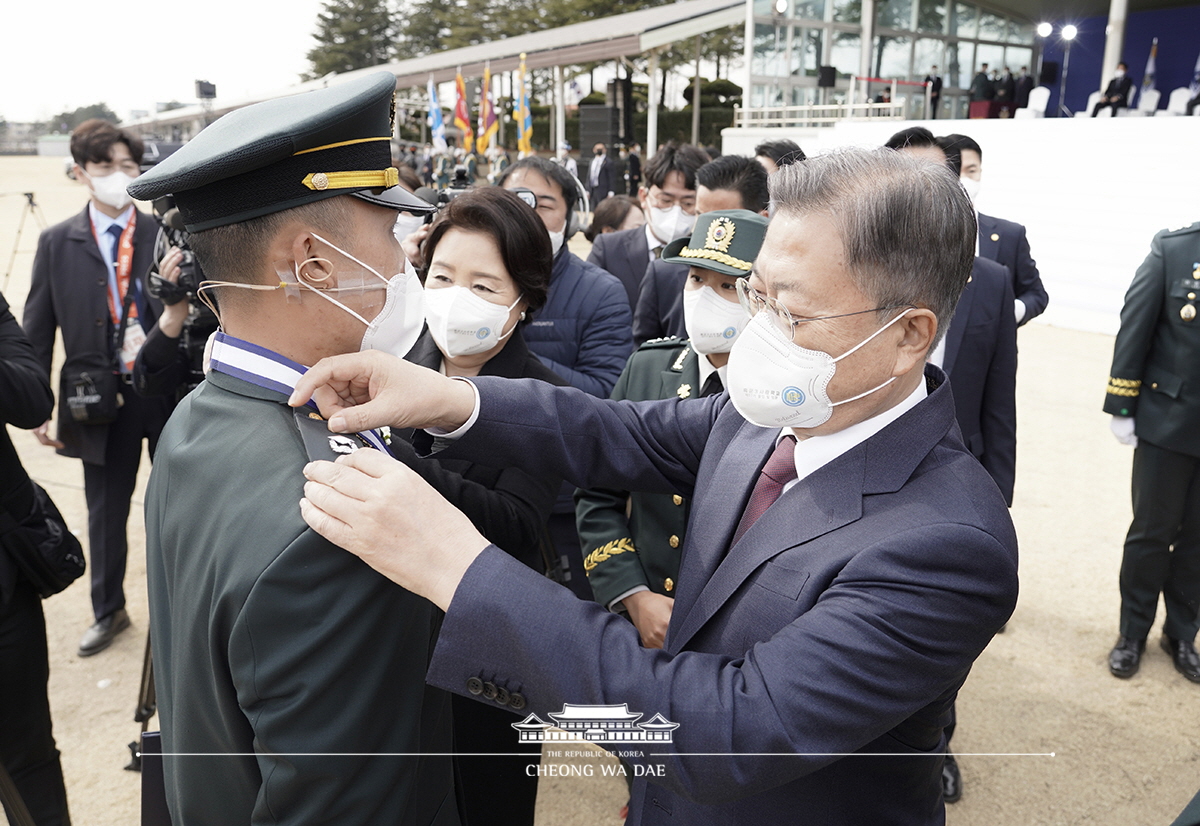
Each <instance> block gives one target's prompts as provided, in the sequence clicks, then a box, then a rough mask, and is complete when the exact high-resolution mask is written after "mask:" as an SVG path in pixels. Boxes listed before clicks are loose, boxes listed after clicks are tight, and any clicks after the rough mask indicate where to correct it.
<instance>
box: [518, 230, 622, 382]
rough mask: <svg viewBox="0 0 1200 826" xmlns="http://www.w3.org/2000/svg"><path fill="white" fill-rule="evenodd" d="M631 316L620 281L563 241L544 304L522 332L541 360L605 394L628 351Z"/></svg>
mask: <svg viewBox="0 0 1200 826" xmlns="http://www.w3.org/2000/svg"><path fill="white" fill-rule="evenodd" d="M631 319H632V316H631V313H630V310H629V304H628V302H627V301H626V300H625V295H624V293H622V291H621V285H620V283H618V282H617V280H616V279H615V278H613V277H612V276H611V275H609V274H608V273H606V272H605V271H604V270H602V269H600V268H599V267H597V266H595V265H593V264H589V263H588V262H586V261H584V260H583V259H581V258H580V257H579V256H578V255H575V253H573V252H571V251H570V250H569V249H567V248H566V246H565V245H564V246H563V248H562V249H561V250H559V253H558V255H557V256H556V257H555V259H554V269H553V271H552V272H551V274H550V292H549V294H548V295H547V296H546V304H545V306H544V307H542V308H541V309H540V310H538V311H537V312H536V313H535V314H534V316H533V320H532V322H531V323H530V324H528V325H526V326H525V327H524V328H523V330H522V332H523V333H524V336H525V341H526V342H527V343H528V345H529V349H530V350H532V351H533V352H534V354H535V355H537V357H538V358H539V359H541V360H542V364H544V365H546V366H547V367H549V368H550V369H551V370H553V371H554V372H555V373H558V375H560V376H562V377H563V378H564V379H566V380H567V383H569V384H570V385H571V386H572V387H578V388H579V389H580V390H583V391H585V392H587V393H591V394H592V395H593V396H600V397H607V396H608V394H609V393H611V392H612V389H613V385H614V384H616V383H617V377H618V376H620V375H621V370H622V369H624V367H625V362H626V361H628V360H629V354H630V353H631V352H633V335H632V334H631V332H630V329H631V326H632V322H631Z"/></svg>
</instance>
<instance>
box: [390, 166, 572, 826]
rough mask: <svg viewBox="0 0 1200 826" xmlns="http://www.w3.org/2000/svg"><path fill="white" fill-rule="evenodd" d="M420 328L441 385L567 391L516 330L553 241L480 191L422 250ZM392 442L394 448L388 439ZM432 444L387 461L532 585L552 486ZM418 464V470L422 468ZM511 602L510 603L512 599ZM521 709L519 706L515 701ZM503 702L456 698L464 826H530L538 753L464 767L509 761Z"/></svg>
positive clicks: (400, 445)
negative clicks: (473, 379)
mask: <svg viewBox="0 0 1200 826" xmlns="http://www.w3.org/2000/svg"><path fill="white" fill-rule="evenodd" d="M421 252H422V257H423V260H424V261H426V262H427V264H428V266H427V268H426V270H425V278H424V280H425V318H426V327H425V330H424V331H422V333H421V337H420V338H419V339H417V343H416V344H415V345H414V346H413V349H412V350H411V351H410V352H409V354H408V355H407V356H406V358H407V360H408V361H411V362H414V363H416V364H420V365H423V366H425V367H429V368H431V369H433V370H440V371H441V372H443V373H445V374H446V375H448V376H501V377H505V378H534V379H540V380H541V381H545V382H549V383H550V384H555V385H564V384H566V382H565V381H563V380H562V379H561V378H559V377H558V375H557V374H556V373H554V372H553V371H551V370H550V368H548V367H546V366H545V365H543V364H542V362H541V361H539V360H538V358H537V356H535V355H533V353H531V352H530V351H529V348H528V347H527V346H526V344H525V339H524V337H523V336H522V332H521V331H522V328H523V327H524V326H525V325H526V324H528V323H529V322H530V320H531V318H532V316H533V314H534V313H535V312H536V311H537V310H539V309H541V307H542V306H543V305H544V304H545V303H546V293H547V291H548V290H549V287H550V270H551V267H552V265H553V259H552V257H551V254H550V238H549V236H548V235H547V233H546V227H545V225H544V224H543V223H542V221H541V219H540V218H539V217H538V216H537V213H536V212H534V209H533V207H532V206H530V205H529V204H528V203H526V202H525V201H523V200H522V199H521V198H520V196H518V195H516V194H514V193H512V192H509V191H506V190H503V189H500V188H499V187H487V188H483V189H477V190H472V191H470V192H465V193H463V194H462V195H458V196H456V197H455V198H454V199H453V200H451V201H450V203H449V204H448V205H447V206H446V207H445V208H444V209H443V210H442V212H441V214H440V215H439V216H438V218H437V220H436V221H435V222H434V223H433V226H432V227H431V228H430V232H429V236H428V237H427V238H426V239H425V241H424V243H423V244H422V247H421ZM396 436H400V437H401V438H399V439H398V438H396ZM432 446H433V437H432V436H430V435H429V434H428V433H426V432H425V431H423V430H421V431H415V432H414V431H405V432H402V433H399V434H395V435H394V436H393V438H392V446H391V450H392V453H393V454H395V455H396V458H398V459H400V460H401V461H403V462H405V463H406V464H408V465H409V466H410V467H412V468H413V469H414V470H416V471H417V473H419V474H421V476H423V477H424V478H426V480H427V481H429V482H430V483H431V484H432V485H433V486H434V487H435V488H437V489H438V491H439V492H440V493H441V494H442V495H443V496H445V497H446V499H447V500H449V501H450V502H452V503H454V504H455V505H456V506H457V507H458V508H459V509H460V510H462V511H463V513H465V514H466V515H467V516H468V517H469V518H470V519H471V521H472V522H473V523H474V524H475V527H476V528H477V529H478V530H479V532H480V533H482V534H483V535H484V536H486V537H488V539H489V540H490V541H492V542H494V543H495V544H496V545H497V546H499V547H501V548H503V549H504V550H505V551H507V552H508V553H509V554H511V555H512V556H514V557H516V558H517V559H519V560H521V561H522V562H524V563H525V564H526V565H528V566H529V567H531V568H533V569H535V570H536V571H538V572H539V573H546V572H547V570H548V567H549V560H551V559H552V558H553V552H552V549H551V545H550V542H549V538H548V535H547V532H546V523H547V521H548V520H549V517H550V512H551V509H552V508H553V506H554V501H555V497H556V494H557V492H558V489H559V486H560V484H561V480H559V479H557V478H534V477H532V476H529V475H528V474H526V473H524V472H523V471H520V470H517V469H516V468H495V467H490V466H487V465H483V464H475V463H472V462H466V461H456V460H453V459H446V460H440V459H437V458H433V457H429V456H428V454H429V453H430V451H431V450H432ZM420 457H425V458H420ZM513 598H514V599H520V595H519V594H514V595H513ZM520 702H523V700H521V701H520ZM514 710H516V709H515V707H514V706H513V705H512V701H511V700H510V701H509V703H508V704H507V705H502V704H500V703H499V702H497V703H496V704H495V705H493V706H485V705H482V704H480V703H476V702H473V701H471V700H466V699H464V698H462V697H454V698H453V711H454V750H455V752H456V754H457V755H458V756H456V757H455V758H454V771H455V785H456V789H457V795H458V805H459V811H460V813H461V815H462V817H463V820H464V822H465V823H493V824H514V825H515V824H521V825H522V826H532V824H533V809H534V803H535V802H536V799H537V777H536V773H535V774H534V776H533V777H530V776H529V775H528V774H527V773H526V767H527V766H528V765H530V764H531V763H534V764H536V763H537V761H538V760H539V759H540V756H539V752H538V751H534V752H531V753H529V754H526V755H522V756H520V757H464V756H462V755H464V754H468V755H469V754H472V753H496V752H513V751H516V747H517V745H518V741H517V732H516V731H514V730H513V729H512V727H511V726H510V725H509V724H510V723H513V722H516V721H517V720H519V719H520V718H518V717H517V716H516V715H515V714H514V713H513V711H514Z"/></svg>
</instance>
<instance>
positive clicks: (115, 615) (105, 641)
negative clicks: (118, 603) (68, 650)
mask: <svg viewBox="0 0 1200 826" xmlns="http://www.w3.org/2000/svg"><path fill="white" fill-rule="evenodd" d="M128 627H129V614H127V613H125V609H124V608H118V609H117V610H116V611H113V612H112V613H111V614H109V615H108V616H107V617H105V618H104V619H100V620H96V624H95V625H93V626H92V627H91V628H89V629H88V630H86V631H84V632H83V639H81V640H80V641H79V656H81V657H90V656H92V655H93V654H99V653H100V652H101V651H103V650H104V649H105V648H108V647H109V646H110V645H112V641H113V640H114V639H116V637H117V634H120V633H121V632H122V631H124V630H125V629H126V628H128Z"/></svg>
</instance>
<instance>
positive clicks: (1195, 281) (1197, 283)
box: [1179, 261, 1200, 321]
mask: <svg viewBox="0 0 1200 826" xmlns="http://www.w3.org/2000/svg"><path fill="white" fill-rule="evenodd" d="M1192 285H1194V288H1195V289H1200V261H1197V262H1196V263H1194V264H1192ZM1187 299H1188V303H1187V304H1184V305H1183V306H1182V307H1180V308H1179V317H1180V318H1182V319H1183V320H1184V321H1192V320H1193V319H1195V318H1196V305H1195V303H1194V302H1195V300H1196V293H1195V292H1194V291H1192V290H1189V291H1188V294H1187Z"/></svg>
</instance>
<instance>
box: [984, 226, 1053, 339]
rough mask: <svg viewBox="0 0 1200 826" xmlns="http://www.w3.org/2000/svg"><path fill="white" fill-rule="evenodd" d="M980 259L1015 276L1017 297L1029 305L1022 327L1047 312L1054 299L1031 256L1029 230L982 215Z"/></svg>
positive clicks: (1014, 284)
mask: <svg viewBox="0 0 1200 826" xmlns="http://www.w3.org/2000/svg"><path fill="white" fill-rule="evenodd" d="M979 255H980V256H982V257H983V258H990V259H991V260H993V261H995V262H997V263H999V264H1003V265H1004V266H1006V267H1008V271H1009V272H1010V273H1012V279H1013V295H1014V296H1015V297H1016V298H1019V299H1021V301H1022V302H1023V303H1024V304H1025V317H1024V318H1022V319H1021V324H1026V323H1028V321H1029V320H1030V319H1031V318H1036V317H1037V316H1040V315H1041V314H1042V313H1044V312H1045V311H1046V305H1047V304H1049V303H1050V296H1049V295H1047V294H1046V288H1045V287H1043V286H1042V276H1041V275H1040V274H1039V273H1038V268H1037V264H1036V263H1035V262H1034V260H1033V256H1032V255H1031V254H1030V252H1029V239H1028V238H1026V237H1025V227H1023V226H1022V225H1021V224H1017V223H1014V222H1012V221H1005V220H1004V219H1003V218H993V217H992V216H991V215H984V214H983V213H980V214H979ZM1017 326H1020V325H1017Z"/></svg>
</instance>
